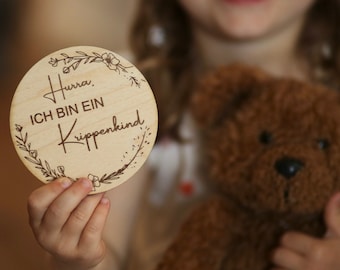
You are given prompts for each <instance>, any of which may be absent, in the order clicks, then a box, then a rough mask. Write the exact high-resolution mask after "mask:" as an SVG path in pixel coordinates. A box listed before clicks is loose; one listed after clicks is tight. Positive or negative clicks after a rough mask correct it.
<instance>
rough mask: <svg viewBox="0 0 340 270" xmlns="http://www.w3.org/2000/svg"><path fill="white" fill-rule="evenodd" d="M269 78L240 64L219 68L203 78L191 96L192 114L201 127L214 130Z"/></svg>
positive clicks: (252, 68) (261, 87) (257, 70)
mask: <svg viewBox="0 0 340 270" xmlns="http://www.w3.org/2000/svg"><path fill="white" fill-rule="evenodd" d="M269 80H270V77H269V76H268V75H267V74H266V73H264V72H263V71H261V70H259V69H257V68H254V67H250V66H244V65H240V64H233V65H230V66H222V67H219V68H218V69H216V70H215V71H213V72H212V73H210V74H208V75H207V76H205V77H204V78H203V79H202V80H201V81H200V83H199V85H198V87H197V89H195V92H194V93H193V99H192V104H191V105H192V112H193V115H194V117H195V119H196V120H197V121H198V122H199V123H200V124H202V125H203V126H205V127H206V126H214V125H216V124H217V123H219V122H220V120H222V119H223V118H225V117H228V116H229V115H232V114H233V113H234V112H235V111H236V110H239V109H240V108H241V107H242V106H243V105H246V103H247V102H248V101H249V100H250V99H251V98H252V97H253V96H254V94H256V93H259V92H260V91H261V90H262V89H263V88H264V87H263V86H264V84H265V83H266V82H268V81H269Z"/></svg>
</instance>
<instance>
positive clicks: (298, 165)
mask: <svg viewBox="0 0 340 270" xmlns="http://www.w3.org/2000/svg"><path fill="white" fill-rule="evenodd" d="M303 166H304V164H303V162H302V161H301V160H298V159H296V158H290V157H283V158H281V159H279V160H277V161H276V162H275V169H276V171H277V172H278V173H279V174H281V175H283V176H284V177H285V178H286V179H290V178H291V177H293V176H294V175H296V173H297V172H298V171H300V170H301V169H302V168H303Z"/></svg>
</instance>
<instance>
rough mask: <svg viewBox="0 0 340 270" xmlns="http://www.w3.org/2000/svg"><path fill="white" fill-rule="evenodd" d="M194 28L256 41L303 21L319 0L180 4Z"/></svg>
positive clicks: (208, 0) (196, 0) (182, 0)
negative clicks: (310, 8)
mask: <svg viewBox="0 0 340 270" xmlns="http://www.w3.org/2000/svg"><path fill="white" fill-rule="evenodd" d="M178 1H179V3H180V4H181V5H182V7H183V8H184V9H185V10H186V11H187V13H188V14H189V16H190V17H191V18H192V22H193V24H194V26H196V27H200V29H205V30H207V32H208V33H213V34H215V35H218V36H220V37H224V38H225V37H228V38H232V39H241V40H243V39H249V38H250V39H253V38H259V37H263V36H265V35H266V34H270V33H272V32H275V31H278V30H281V29H284V28H285V27H287V26H289V25H291V24H292V22H296V21H297V20H299V21H301V19H303V18H304V15H305V14H306V11H307V10H308V8H309V7H310V6H311V5H312V3H313V2H315V0H178Z"/></svg>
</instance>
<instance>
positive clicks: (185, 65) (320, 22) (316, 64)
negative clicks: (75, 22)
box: [130, 0, 340, 138]
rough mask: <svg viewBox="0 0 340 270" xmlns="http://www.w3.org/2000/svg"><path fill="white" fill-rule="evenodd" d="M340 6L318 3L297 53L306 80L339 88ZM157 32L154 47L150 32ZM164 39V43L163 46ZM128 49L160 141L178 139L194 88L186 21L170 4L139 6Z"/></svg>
mask: <svg viewBox="0 0 340 270" xmlns="http://www.w3.org/2000/svg"><path fill="white" fill-rule="evenodd" d="M339 8H340V1H339V0H318V1H316V2H315V4H314V6H313V7H312V8H311V9H310V11H309V13H308V15H307V19H306V23H305V27H304V29H303V31H302V33H301V38H300V40H299V43H298V46H297V48H296V49H297V51H298V52H299V53H300V55H301V56H302V57H303V58H304V59H305V61H306V62H307V64H308V66H309V70H310V78H312V79H313V80H315V81H318V82H321V83H323V84H326V85H329V86H332V87H338V78H337V75H338V73H339V70H340V64H339V42H338V39H339V37H340V31H338V29H337V26H338V25H340V12H339ZM155 27H156V29H161V31H162V32H161V33H158V34H159V35H161V36H160V37H158V39H159V40H158V41H157V40H156V41H157V42H153V40H152V38H153V37H152V31H153V30H155ZM162 34H164V42H163V41H162V38H163V36H162ZM130 45H131V49H132V52H133V54H134V56H135V57H136V61H137V65H139V68H140V69H141V70H142V72H143V73H144V75H145V76H146V78H147V79H148V81H149V82H150V84H151V86H152V88H153V89H154V92H155V96H156V100H157V103H158V105H159V108H160V114H159V118H160V126H159V136H164V135H168V136H172V137H174V138H179V136H178V125H179V123H180V121H181V116H182V115H183V112H184V110H185V109H186V108H187V104H188V101H189V98H190V96H191V91H192V88H193V85H194V84H195V78H194V68H195V65H194V64H195V57H197V56H196V55H195V51H194V49H193V48H194V46H192V45H193V41H192V33H191V30H190V26H189V22H188V17H187V15H186V13H185V12H184V11H183V10H182V8H181V6H180V5H179V4H178V1H175V0H140V3H139V9H138V11H137V14H136V17H135V21H134V23H133V26H132V29H131V36H130Z"/></svg>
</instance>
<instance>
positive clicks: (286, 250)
mask: <svg viewBox="0 0 340 270" xmlns="http://www.w3.org/2000/svg"><path fill="white" fill-rule="evenodd" d="M325 222H326V225H327V232H326V235H325V237H324V238H322V239H318V238H314V237H310V236H307V235H305V234H301V233H296V232H288V233H286V234H285V235H284V236H283V237H282V239H281V246H280V247H278V248H277V249H276V250H275V251H274V253H273V259H272V260H273V263H274V264H275V265H276V266H277V268H275V269H280V270H338V269H340V193H338V194H336V195H334V196H333V197H332V198H331V199H330V200H329V202H328V204H327V206H326V209H325Z"/></svg>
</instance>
